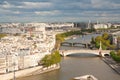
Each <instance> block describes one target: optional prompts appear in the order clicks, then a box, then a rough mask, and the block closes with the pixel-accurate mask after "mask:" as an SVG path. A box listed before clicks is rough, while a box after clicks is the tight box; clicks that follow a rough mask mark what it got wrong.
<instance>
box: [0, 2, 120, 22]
mask: <svg viewBox="0 0 120 80" xmlns="http://www.w3.org/2000/svg"><path fill="white" fill-rule="evenodd" d="M119 17H120V1H119V0H105V1H104V0H1V1H0V22H79V21H88V20H91V21H96V20H98V21H102V22H104V21H105V22H109V21H118V22H119V21H120V19H119Z"/></svg>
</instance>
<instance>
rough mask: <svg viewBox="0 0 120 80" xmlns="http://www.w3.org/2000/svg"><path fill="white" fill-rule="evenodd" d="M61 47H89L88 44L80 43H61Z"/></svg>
mask: <svg viewBox="0 0 120 80" xmlns="http://www.w3.org/2000/svg"><path fill="white" fill-rule="evenodd" d="M61 45H62V46H71V47H74V46H76V45H83V46H84V47H85V48H88V46H89V45H90V43H82V42H81V43H80V42H62V43H61Z"/></svg>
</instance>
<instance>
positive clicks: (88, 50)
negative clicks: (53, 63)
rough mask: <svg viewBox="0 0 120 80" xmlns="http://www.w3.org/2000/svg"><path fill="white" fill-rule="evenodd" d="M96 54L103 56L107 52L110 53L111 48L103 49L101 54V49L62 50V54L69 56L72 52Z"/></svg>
mask: <svg viewBox="0 0 120 80" xmlns="http://www.w3.org/2000/svg"><path fill="white" fill-rule="evenodd" d="M81 53H82V54H86V53H87V54H94V55H98V56H102V57H104V56H105V54H108V55H109V53H110V50H102V51H101V55H100V51H99V50H90V49H80V50H60V54H61V55H62V56H68V55H71V54H81Z"/></svg>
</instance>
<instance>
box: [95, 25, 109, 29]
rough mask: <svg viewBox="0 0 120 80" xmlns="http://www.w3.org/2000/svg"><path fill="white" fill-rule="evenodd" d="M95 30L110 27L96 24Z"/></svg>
mask: <svg viewBox="0 0 120 80" xmlns="http://www.w3.org/2000/svg"><path fill="white" fill-rule="evenodd" d="M93 28H94V29H107V28H109V26H108V25H107V24H94V25H93Z"/></svg>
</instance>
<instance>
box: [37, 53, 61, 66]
mask: <svg viewBox="0 0 120 80" xmlns="http://www.w3.org/2000/svg"><path fill="white" fill-rule="evenodd" d="M60 61H61V56H60V54H59V51H54V52H53V53H52V54H49V55H46V56H45V57H44V58H43V59H42V60H41V61H40V62H39V64H42V65H44V66H45V67H48V66H51V65H53V64H57V63H60Z"/></svg>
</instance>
